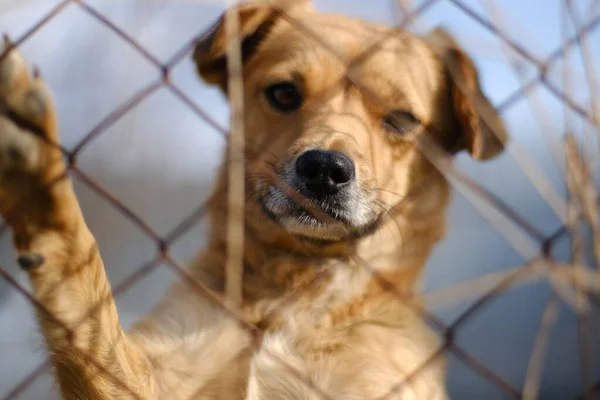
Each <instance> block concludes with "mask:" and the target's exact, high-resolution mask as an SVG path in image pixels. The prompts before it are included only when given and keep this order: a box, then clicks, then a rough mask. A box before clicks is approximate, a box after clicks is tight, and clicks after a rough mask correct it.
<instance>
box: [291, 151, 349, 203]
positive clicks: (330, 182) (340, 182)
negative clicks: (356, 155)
mask: <svg viewBox="0 0 600 400" xmlns="http://www.w3.org/2000/svg"><path fill="white" fill-rule="evenodd" d="M296 173H297V174H298V177H300V178H301V179H302V180H303V182H304V184H305V185H306V187H307V189H308V190H310V191H311V192H312V193H313V194H315V195H317V196H322V195H327V194H333V193H335V192H336V191H337V190H338V189H340V188H341V187H343V186H345V185H346V184H348V183H350V182H352V180H353V179H354V163H353V162H352V160H351V159H350V158H349V157H348V156H346V155H345V154H343V153H339V152H336V151H323V150H309V151H307V152H305V153H302V154H301V155H300V156H299V157H298V159H297V160H296Z"/></svg>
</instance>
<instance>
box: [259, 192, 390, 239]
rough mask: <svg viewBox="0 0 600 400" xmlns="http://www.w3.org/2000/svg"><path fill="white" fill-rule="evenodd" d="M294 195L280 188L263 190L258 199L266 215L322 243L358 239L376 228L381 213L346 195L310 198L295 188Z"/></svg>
mask: <svg viewBox="0 0 600 400" xmlns="http://www.w3.org/2000/svg"><path fill="white" fill-rule="evenodd" d="M293 197H294V198H292V197H291V196H288V195H286V194H285V193H283V192H282V191H281V190H279V188H277V187H268V188H265V190H263V191H262V193H261V195H260V196H259V197H258V199H257V201H258V203H259V205H260V207H261V208H262V210H263V212H264V214H266V215H267V217H269V218H270V219H271V220H272V221H273V222H275V223H276V224H278V225H280V226H281V227H283V228H284V229H285V230H286V231H288V232H289V233H291V234H292V235H294V236H296V237H297V238H299V239H302V240H305V241H309V242H313V243H315V244H320V245H328V244H334V243H339V242H343V241H348V240H356V239H359V238H361V237H363V236H366V235H368V234H370V233H372V232H373V231H375V230H376V229H377V227H378V226H379V223H380V215H378V214H377V213H375V212H372V211H371V210H370V209H368V207H365V206H363V207H355V206H354V205H355V204H356V203H360V202H359V201H357V199H352V198H351V197H349V196H348V195H347V194H346V195H345V196H337V197H332V198H325V199H311V198H309V197H306V196H304V195H302V194H301V193H300V191H296V192H295V193H294V196H293Z"/></svg>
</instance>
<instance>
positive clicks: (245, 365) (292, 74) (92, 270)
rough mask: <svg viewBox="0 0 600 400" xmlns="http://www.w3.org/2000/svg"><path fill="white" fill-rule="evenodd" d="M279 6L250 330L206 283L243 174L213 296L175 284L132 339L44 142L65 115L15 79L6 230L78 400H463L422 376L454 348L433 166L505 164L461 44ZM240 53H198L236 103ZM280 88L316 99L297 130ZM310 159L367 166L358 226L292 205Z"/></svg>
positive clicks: (247, 27) (439, 187)
mask: <svg viewBox="0 0 600 400" xmlns="http://www.w3.org/2000/svg"><path fill="white" fill-rule="evenodd" d="M278 5H279V6H286V7H280V8H273V7H269V6H266V5H264V4H259V3H253V4H246V5H242V6H239V9H238V10H239V11H240V14H239V15H240V23H241V31H242V32H243V35H242V36H241V39H242V41H243V43H244V46H245V47H244V69H243V82H244V96H245V131H246V139H247V152H246V159H245V165H246V180H247V182H246V188H247V197H248V204H247V207H246V215H245V224H246V234H245V245H244V279H243V282H244V284H243V297H244V305H243V307H242V309H241V311H240V312H241V314H242V315H243V316H244V318H245V320H246V321H247V322H248V323H250V324H252V325H255V326H256V329H254V330H252V331H249V330H246V329H245V328H244V326H243V325H242V324H239V323H238V322H237V321H236V319H235V318H233V317H232V316H230V315H229V314H228V313H226V312H224V311H223V309H222V308H220V307H218V306H216V305H215V304H214V303H212V302H211V301H209V300H207V299H206V298H205V297H203V296H202V295H201V294H200V293H199V289H198V288H199V285H200V284H199V283H197V282H199V281H201V282H203V283H202V284H203V285H206V286H207V287H209V288H210V289H212V290H214V291H215V292H216V293H222V291H223V288H224V279H225V278H224V265H225V260H226V252H227V248H226V243H225V237H226V235H225V232H224V228H223V227H225V226H226V224H225V220H226V217H227V212H226V209H225V207H224V204H226V201H225V196H226V193H227V190H226V181H227V180H226V173H227V164H225V165H224V167H223V169H222V171H221V173H220V176H219V179H218V182H217V185H216V189H215V196H214V198H213V199H214V201H213V202H212V204H211V212H210V218H211V236H210V240H209V242H208V245H207V248H206V250H204V251H203V252H202V253H201V254H199V255H198V256H197V257H196V259H195V260H194V261H193V262H192V264H191V266H190V268H189V273H190V275H191V276H192V277H193V278H195V279H197V280H198V281H197V282H196V283H194V282H188V281H186V282H181V283H178V284H176V285H175V286H174V287H173V288H172V289H171V291H170V292H169V293H168V295H167V296H165V298H164V300H163V301H162V302H161V303H160V304H159V305H158V306H157V307H156V309H155V310H154V311H153V312H152V313H151V315H149V316H147V317H146V318H144V319H143V320H142V321H140V322H139V323H138V324H137V325H136V326H135V327H134V329H133V330H132V331H131V332H129V333H127V334H126V333H125V332H123V329H122V328H121V326H120V324H119V319H118V315H117V310H116V307H115V304H114V301H113V299H112V296H111V293H110V287H109V283H108V280H107V278H106V275H105V272H104V267H103V264H102V259H101V258H100V255H99V253H98V249H97V246H96V244H95V240H94V237H93V235H92V234H91V233H90V231H89V230H88V228H87V227H86V224H85V221H84V217H83V215H82V213H81V211H80V209H79V205H78V202H77V199H76V196H75V193H74V191H73V188H72V185H71V182H70V181H69V179H68V178H67V177H66V175H65V173H66V168H65V164H64V163H63V160H62V157H61V153H60V150H58V149H57V148H56V147H55V146H52V145H50V144H48V143H47V140H45V139H49V141H50V142H54V143H58V142H59V138H58V132H57V128H56V118H55V110H54V108H53V106H52V102H51V100H50V96H49V94H48V93H47V91H46V90H45V89H44V86H43V83H42V82H41V80H40V79H39V77H37V76H31V75H29V73H28V72H27V71H28V68H27V67H26V65H25V63H24V61H23V60H22V58H21V57H20V55H19V54H18V53H17V52H16V51H11V52H10V53H9V55H8V57H6V58H5V59H4V60H3V61H1V63H0V213H1V215H2V216H3V217H4V219H5V220H6V221H7V222H8V224H9V225H10V227H11V228H12V231H13V234H14V241H15V246H16V248H17V250H18V252H19V254H20V257H19V262H20V264H21V265H22V266H23V267H24V268H25V269H26V270H27V271H28V272H29V274H30V277H31V282H32V284H33V289H34V293H35V296H36V299H37V300H38V301H39V304H40V305H41V309H40V311H39V312H38V320H39V324H40V327H41V329H42V332H43V334H44V337H45V339H46V345H47V348H48V350H49V352H50V354H51V355H52V360H53V363H54V366H55V370H56V377H57V380H58V383H59V385H60V390H61V393H62V395H63V396H64V398H67V399H117V398H119V399H124V398H143V399H159V398H160V399H164V398H168V399H224V400H230V399H231V400H233V399H248V400H256V399H318V398H327V397H324V396H323V395H324V394H326V395H327V396H328V398H332V399H375V398H379V397H382V398H383V396H385V395H386V394H388V392H389V393H390V395H389V397H387V398H389V399H420V400H421V399H445V398H446V392H445V385H444V362H443V360H442V358H441V357H437V358H434V359H433V361H432V362H430V363H429V364H427V367H426V368H423V369H422V370H420V369H419V368H420V366H421V364H422V363H424V362H425V361H427V360H429V359H430V358H432V357H434V356H435V355H436V354H437V351H438V348H439V342H438V340H437V338H436V337H435V335H434V334H433V333H432V332H431V331H430V330H429V328H428V327H427V326H426V324H425V323H424V322H423V321H422V319H421V318H420V316H419V313H418V309H419V303H418V300H415V299H416V298H417V297H416V296H414V295H415V291H416V289H417V285H418V280H419V276H420V273H421V269H422V267H423V265H424V264H425V262H426V260H427V257H428V255H429V253H430V251H431V250H432V248H433V246H434V245H435V243H436V242H437V241H439V240H440V239H441V238H442V237H443V235H444V215H445V210H446V207H447V203H448V196H449V187H448V184H447V182H446V181H445V179H444V177H443V175H442V174H441V173H440V172H439V171H437V170H436V169H435V168H434V166H433V165H432V163H431V162H430V161H429V160H428V159H427V157H425V155H423V154H422V152H421V151H420V150H419V149H420V148H421V146H423V145H428V144H429V145H430V144H431V142H433V143H434V144H435V145H437V146H439V147H440V148H442V149H444V150H446V151H448V152H450V153H456V152H458V151H460V150H463V149H466V150H467V151H469V153H470V154H471V155H472V156H473V157H474V158H476V159H488V158H491V157H493V156H495V155H496V154H497V153H499V152H500V151H501V150H502V147H503V144H504V141H505V136H504V131H503V129H502V123H501V121H500V120H499V118H498V116H497V115H496V114H495V113H494V112H493V109H492V108H491V106H490V104H489V102H488V101H487V99H486V98H485V96H484V95H483V93H481V90H480V89H479V83H478V78H477V73H476V70H475V67H474V65H473V64H472V62H471V61H470V60H469V58H468V57H467V56H466V55H465V54H464V53H463V52H462V51H461V50H460V49H459V48H458V46H457V45H456V43H454V41H453V40H452V39H451V38H450V36H448V35H447V34H446V33H444V32H443V31H439V30H438V31H435V32H433V33H432V34H430V35H428V36H427V37H417V36H415V35H412V34H410V33H407V32H400V31H390V30H389V29H388V28H385V27H381V26H377V25H373V24H368V23H365V22H362V21H359V20H354V19H349V18H345V17H342V16H338V15H325V14H318V13H316V12H315V11H313V10H312V8H311V5H310V4H309V3H308V1H299V0H298V1H288V2H285V1H279V2H278ZM316 38H319V40H317V39H316ZM320 42H324V45H323V44H322V43H320ZM226 45H227V40H226V37H225V33H224V29H223V25H222V23H219V24H217V25H216V27H215V29H214V30H213V31H211V32H209V34H207V36H206V37H205V38H203V39H202V40H200V41H199V42H198V46H197V49H196V51H195V53H194V58H195V61H196V64H197V66H198V70H199V73H200V75H201V76H202V77H203V78H204V79H205V80H206V81H207V82H209V83H212V84H216V85H219V86H220V87H221V88H222V89H224V90H225V88H226V87H227V79H228V78H227V72H226V67H227V58H226V53H225V48H226ZM369 49H372V50H369ZM365 51H368V52H369V56H367V57H365V56H364V52H365ZM357 60H360V62H359V61H357ZM349 65H351V67H348V66H349ZM281 81H287V82H290V81H291V82H294V84H295V85H296V87H300V88H301V89H300V90H301V92H302V100H303V103H302V106H301V108H299V109H297V110H294V111H293V112H287V113H281V112H277V111H275V110H274V109H273V108H272V107H271V106H270V104H269V102H268V101H267V100H265V97H264V95H263V92H264V90H265V88H266V87H269V85H271V84H273V83H275V82H281ZM398 109H400V110H405V111H406V112H410V115H414V117H416V118H413V117H410V118H409V119H410V121H408V123H409V125H410V129H407V131H406V132H403V134H402V135H400V134H397V133H394V132H391V131H390V129H389V127H388V128H386V127H382V119H384V120H386V118H387V117H386V116H387V115H388V113H389V112H390V110H398ZM403 112H404V111H403ZM479 113H481V115H483V118H481V117H480V116H479ZM402 115H405V116H406V115H408V114H402ZM407 118H408V117H407ZM411 118H412V119H411ZM416 119H418V123H415V120H416ZM386 121H388V120H386ZM394 123H396V122H394ZM401 128H402V127H401ZM32 133H34V134H32ZM40 136H42V137H40ZM310 149H319V150H324V151H337V152H340V153H343V154H345V155H346V156H347V157H348V158H349V159H350V160H352V162H353V163H354V165H355V166H356V169H355V175H353V178H352V179H353V180H352V181H351V185H350V186H349V189H348V193H350V195H349V197H347V198H345V200H344V202H343V206H340V207H342V209H341V211H340V212H341V214H340V215H346V217H344V218H342V217H339V218H336V215H331V213H329V214H327V213H326V212H324V211H327V210H325V209H326V208H327V207H325V209H324V208H323V207H320V206H317V205H315V204H316V203H315V202H311V201H307V200H306V199H304V198H303V196H299V195H298V194H294V193H293V192H294V190H292V191H291V192H290V191H289V188H286V187H285V186H286V182H288V181H293V180H294V179H296V178H294V171H293V168H292V169H290V168H291V167H290V165H293V164H294V162H296V161H295V160H296V159H297V158H298V157H299V156H300V155H301V154H303V153H304V152H306V151H307V150H310ZM296 168H297V167H296ZM296 171H297V170H296ZM297 173H298V172H296V174H297ZM288 183H289V182H288ZM298 207H299V208H298ZM344 207H345V208H344ZM304 208H305V209H306V210H304V211H306V212H308V213H309V214H312V216H313V217H315V218H314V219H313V218H310V217H307V216H305V213H304V211H298V210H299V209H300V210H302V209H304ZM319 208H321V209H319ZM290 210H295V211H294V212H296V213H298V212H299V213H300V214H293V213H292V214H290V212H291V211H290ZM336 212H337V211H336ZM323 214H327V215H323ZM298 215H302V217H298ZM65 328H66V329H65ZM418 369H419V370H418ZM417 372H418V373H417ZM405 380H406V382H404V381H405ZM403 382H404V384H402V383H403Z"/></svg>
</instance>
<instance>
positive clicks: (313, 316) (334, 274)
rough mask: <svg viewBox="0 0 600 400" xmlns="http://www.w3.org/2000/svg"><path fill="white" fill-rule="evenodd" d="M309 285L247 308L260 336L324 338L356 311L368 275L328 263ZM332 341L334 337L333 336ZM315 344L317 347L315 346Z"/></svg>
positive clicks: (294, 339)
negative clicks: (307, 288) (309, 286)
mask: <svg viewBox="0 0 600 400" xmlns="http://www.w3.org/2000/svg"><path fill="white" fill-rule="evenodd" d="M320 278H322V279H319V277H316V278H315V279H314V280H313V281H312V282H309V284H310V283H312V285H313V287H311V288H309V290H304V291H301V290H299V291H291V292H289V293H286V294H285V295H283V296H281V297H279V298H277V299H268V300H263V301H259V302H257V303H256V304H255V305H254V307H252V308H251V309H250V310H249V311H250V313H251V314H252V319H253V320H254V321H253V322H254V323H255V324H256V325H257V326H258V327H259V329H261V331H262V334H263V337H269V336H273V335H277V336H280V337H282V338H285V340H286V341H289V342H290V343H303V342H304V341H306V342H313V343H316V342H319V341H315V340H311V339H308V338H310V337H313V336H316V337H319V338H320V339H322V340H320V341H321V342H323V341H328V340H326V339H327V338H328V337H331V336H336V335H332V332H333V331H337V330H339V328H340V327H342V326H343V325H345V324H347V323H350V320H352V319H355V317H356V315H353V314H360V310H358V309H359V308H360V304H362V299H363V298H364V297H365V295H366V293H367V291H368V288H369V284H370V282H371V279H372V276H371V275H370V274H369V273H368V271H365V270H364V269H363V268H359V267H356V266H348V265H340V264H337V265H336V264H332V265H330V266H329V267H328V268H327V269H324V270H323V271H322V274H320ZM333 340H334V339H333ZM317 347H318V346H317Z"/></svg>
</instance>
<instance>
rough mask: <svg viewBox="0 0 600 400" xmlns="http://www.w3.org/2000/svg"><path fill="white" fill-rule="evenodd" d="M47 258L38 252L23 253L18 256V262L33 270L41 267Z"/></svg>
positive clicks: (26, 269)
mask: <svg viewBox="0 0 600 400" xmlns="http://www.w3.org/2000/svg"><path fill="white" fill-rule="evenodd" d="M44 261H46V259H45V258H44V257H43V256H41V255H39V254H36V253H22V254H20V255H19V257H18V258H17V262H18V263H19V265H20V266H21V268H23V269H24V270H25V271H31V270H33V269H36V268H38V267H40V266H41V265H42V264H43V263H44Z"/></svg>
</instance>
